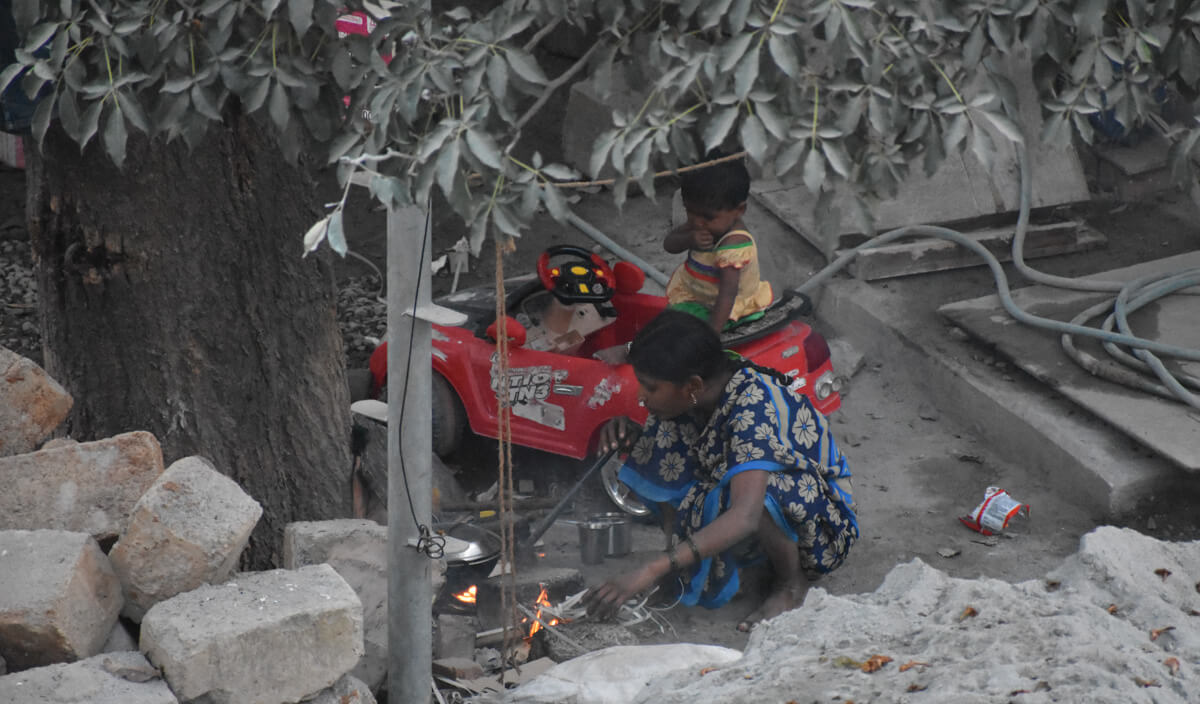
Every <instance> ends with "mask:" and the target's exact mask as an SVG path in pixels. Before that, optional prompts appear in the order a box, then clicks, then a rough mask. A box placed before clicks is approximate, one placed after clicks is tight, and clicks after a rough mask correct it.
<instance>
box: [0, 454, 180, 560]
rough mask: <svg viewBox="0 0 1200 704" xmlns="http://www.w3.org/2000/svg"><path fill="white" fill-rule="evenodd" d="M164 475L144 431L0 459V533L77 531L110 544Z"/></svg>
mask: <svg viewBox="0 0 1200 704" xmlns="http://www.w3.org/2000/svg"><path fill="white" fill-rule="evenodd" d="M162 471H163V458H162V448H161V447H159V444H158V440H157V439H156V438H155V437H154V436H153V435H151V434H150V433H147V432H143V431H136V432H132V433H123V434H121V435H116V436H113V437H111V438H106V439H104V440H96V441H94V442H84V443H78V444H75V445H68V446H63V447H56V448H54V449H51V450H39V451H37V452H31V453H28V454H24V455H16V456H14V457H0V485H3V486H4V487H5V490H4V491H3V492H0V530H8V529H20V530H35V529H39V528H41V529H48V530H66V531H78V532H82V533H88V534H90V535H91V536H92V537H94V538H95V539H96V540H98V541H101V542H104V541H107V540H111V539H113V538H116V537H117V536H118V535H120V534H121V533H122V532H124V530H125V526H126V525H128V523H129V517H130V515H131V514H132V513H133V507H134V504H136V503H137V500H138V499H139V498H140V497H141V495H142V494H143V493H144V492H145V491H146V489H148V488H149V487H150V485H151V484H152V483H153V482H154V480H155V479H156V478H157V477H158V475H160V474H162Z"/></svg>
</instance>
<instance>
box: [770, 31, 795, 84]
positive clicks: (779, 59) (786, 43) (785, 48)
mask: <svg viewBox="0 0 1200 704" xmlns="http://www.w3.org/2000/svg"><path fill="white" fill-rule="evenodd" d="M792 41H793V40H792V38H791V37H785V36H781V35H779V34H772V35H771V38H770V39H768V40H767V50H768V51H769V52H770V53H771V58H772V59H774V61H775V65H776V66H778V67H779V70H780V71H783V72H784V73H785V74H787V77H788V78H791V79H793V80H799V79H800V62H799V60H797V59H796V52H795V50H794V49H793V48H792Z"/></svg>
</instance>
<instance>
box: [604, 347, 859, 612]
mask: <svg viewBox="0 0 1200 704" xmlns="http://www.w3.org/2000/svg"><path fill="white" fill-rule="evenodd" d="M723 393H724V396H723V397H722V399H721V402H720V403H719V405H718V406H717V409H716V410H715V411H714V412H713V414H712V417H711V418H709V420H708V423H707V424H706V425H704V426H703V427H701V426H700V424H699V423H698V422H697V420H696V419H695V418H694V417H693V416H692V415H691V414H684V415H682V416H679V417H678V418H674V419H671V420H661V419H659V418H657V417H655V416H654V415H653V414H651V415H650V417H649V418H648V419H647V420H646V426H645V431H644V433H643V435H642V437H641V438H640V439H639V440H638V442H637V443H636V444H635V445H634V447H633V449H632V450H631V451H630V452H629V456H628V458H626V462H625V466H624V467H622V468H621V473H620V475H619V476H620V479H621V481H622V482H624V483H625V484H626V485H628V486H629V487H630V489H632V490H633V491H634V492H635V493H637V494H638V496H640V497H641V498H642V500H643V501H645V502H647V503H648V504H650V505H654V504H657V503H666V504H668V505H673V506H677V507H678V513H677V515H676V523H675V528H674V530H675V534H676V535H678V536H681V537H682V536H687V535H691V534H693V533H695V532H696V531H698V530H700V529H701V528H703V527H704V526H706V525H708V524H709V523H711V522H712V521H713V520H715V519H716V517H717V516H718V515H719V514H720V513H721V512H722V511H724V510H725V509H726V508H728V506H729V482H730V480H731V479H732V478H733V477H734V476H735V475H737V474H738V473H739V472H744V471H746V470H751V469H760V470H765V471H767V472H770V473H771V476H770V479H769V481H768V483H767V493H766V498H765V499H764V506H765V508H766V509H767V511H768V512H769V514H770V515H771V517H772V518H773V519H774V520H775V523H776V525H778V526H779V527H780V529H782V530H783V532H784V533H785V534H786V535H787V536H788V537H790V538H791V539H792V540H793V541H795V543H796V545H797V549H798V550H799V551H800V560H801V565H802V566H803V568H804V569H805V571H807V572H809V573H827V572H830V571H832V570H833V569H835V568H836V567H837V566H838V565H840V564H841V563H842V561H843V560H845V559H846V554H847V553H848V552H849V550H850V546H851V545H852V544H854V542H855V541H856V540H857V539H858V519H857V518H856V517H855V515H854V504H853V499H852V498H851V496H850V491H849V489H850V483H849V482H850V479H849V478H850V471H849V469H848V467H847V464H846V458H845V457H844V456H842V453H841V452H840V451H839V450H838V447H837V444H836V443H835V442H834V440H833V437H832V436H831V435H830V434H829V424H828V421H827V420H826V418H825V417H824V416H822V415H821V414H820V413H819V412H818V411H817V410H816V408H814V407H813V405H812V402H811V401H810V400H809V399H808V397H807V396H805V395H804V394H802V393H799V392H798V391H795V390H793V389H791V388H788V387H786V386H784V385H783V384H781V383H780V382H779V381H778V380H777V379H775V378H773V377H771V376H769V375H766V374H763V373H762V372H760V371H758V370H756V369H754V368H753V367H743V368H742V369H740V370H738V371H737V372H735V373H734V375H733V376H732V377H731V378H730V380H729V383H728V384H726V385H725V389H724V391H723ZM759 559H761V558H759ZM750 562H752V560H748V559H747V558H746V557H744V556H743V555H739V554H737V551H735V550H733V549H729V550H726V551H725V552H722V553H721V554H719V555H714V556H711V557H708V558H706V559H705V560H704V561H703V562H701V563H700V566H699V568H698V569H694V570H693V572H692V574H691V577H690V579H686V577H685V580H686V584H685V585H684V594H683V600H682V601H683V603H684V604H688V605H689V606H692V605H696V604H699V605H701V606H706V607H709V608H716V607H718V606H721V605H722V604H724V603H726V602H727V601H729V599H731V598H732V597H733V595H734V594H736V593H737V590H738V573H737V570H738V568H739V567H742V566H744V565H746V564H750Z"/></svg>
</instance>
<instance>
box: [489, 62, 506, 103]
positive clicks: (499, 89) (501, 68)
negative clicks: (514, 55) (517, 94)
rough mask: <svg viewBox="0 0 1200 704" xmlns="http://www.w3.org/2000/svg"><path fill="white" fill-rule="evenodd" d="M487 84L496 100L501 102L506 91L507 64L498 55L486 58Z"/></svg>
mask: <svg viewBox="0 0 1200 704" xmlns="http://www.w3.org/2000/svg"><path fill="white" fill-rule="evenodd" d="M487 84H488V90H489V91H491V93H492V95H493V96H495V97H496V100H499V101H502V102H503V100H504V97H505V95H507V93H508V64H507V63H505V61H504V59H502V58H500V57H499V56H493V57H492V58H490V59H488V65H487Z"/></svg>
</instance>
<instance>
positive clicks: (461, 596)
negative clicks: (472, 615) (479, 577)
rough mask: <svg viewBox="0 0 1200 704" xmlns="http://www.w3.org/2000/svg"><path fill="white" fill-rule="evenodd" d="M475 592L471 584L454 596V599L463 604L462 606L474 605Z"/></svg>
mask: <svg viewBox="0 0 1200 704" xmlns="http://www.w3.org/2000/svg"><path fill="white" fill-rule="evenodd" d="M475 592H476V589H475V585H474V584H472V585H471V586H469V587H467V588H466V589H464V590H463V591H461V592H459V593H457V594H455V595H454V598H455V599H458V600H459V601H461V602H463V603H464V604H474V603H475Z"/></svg>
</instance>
